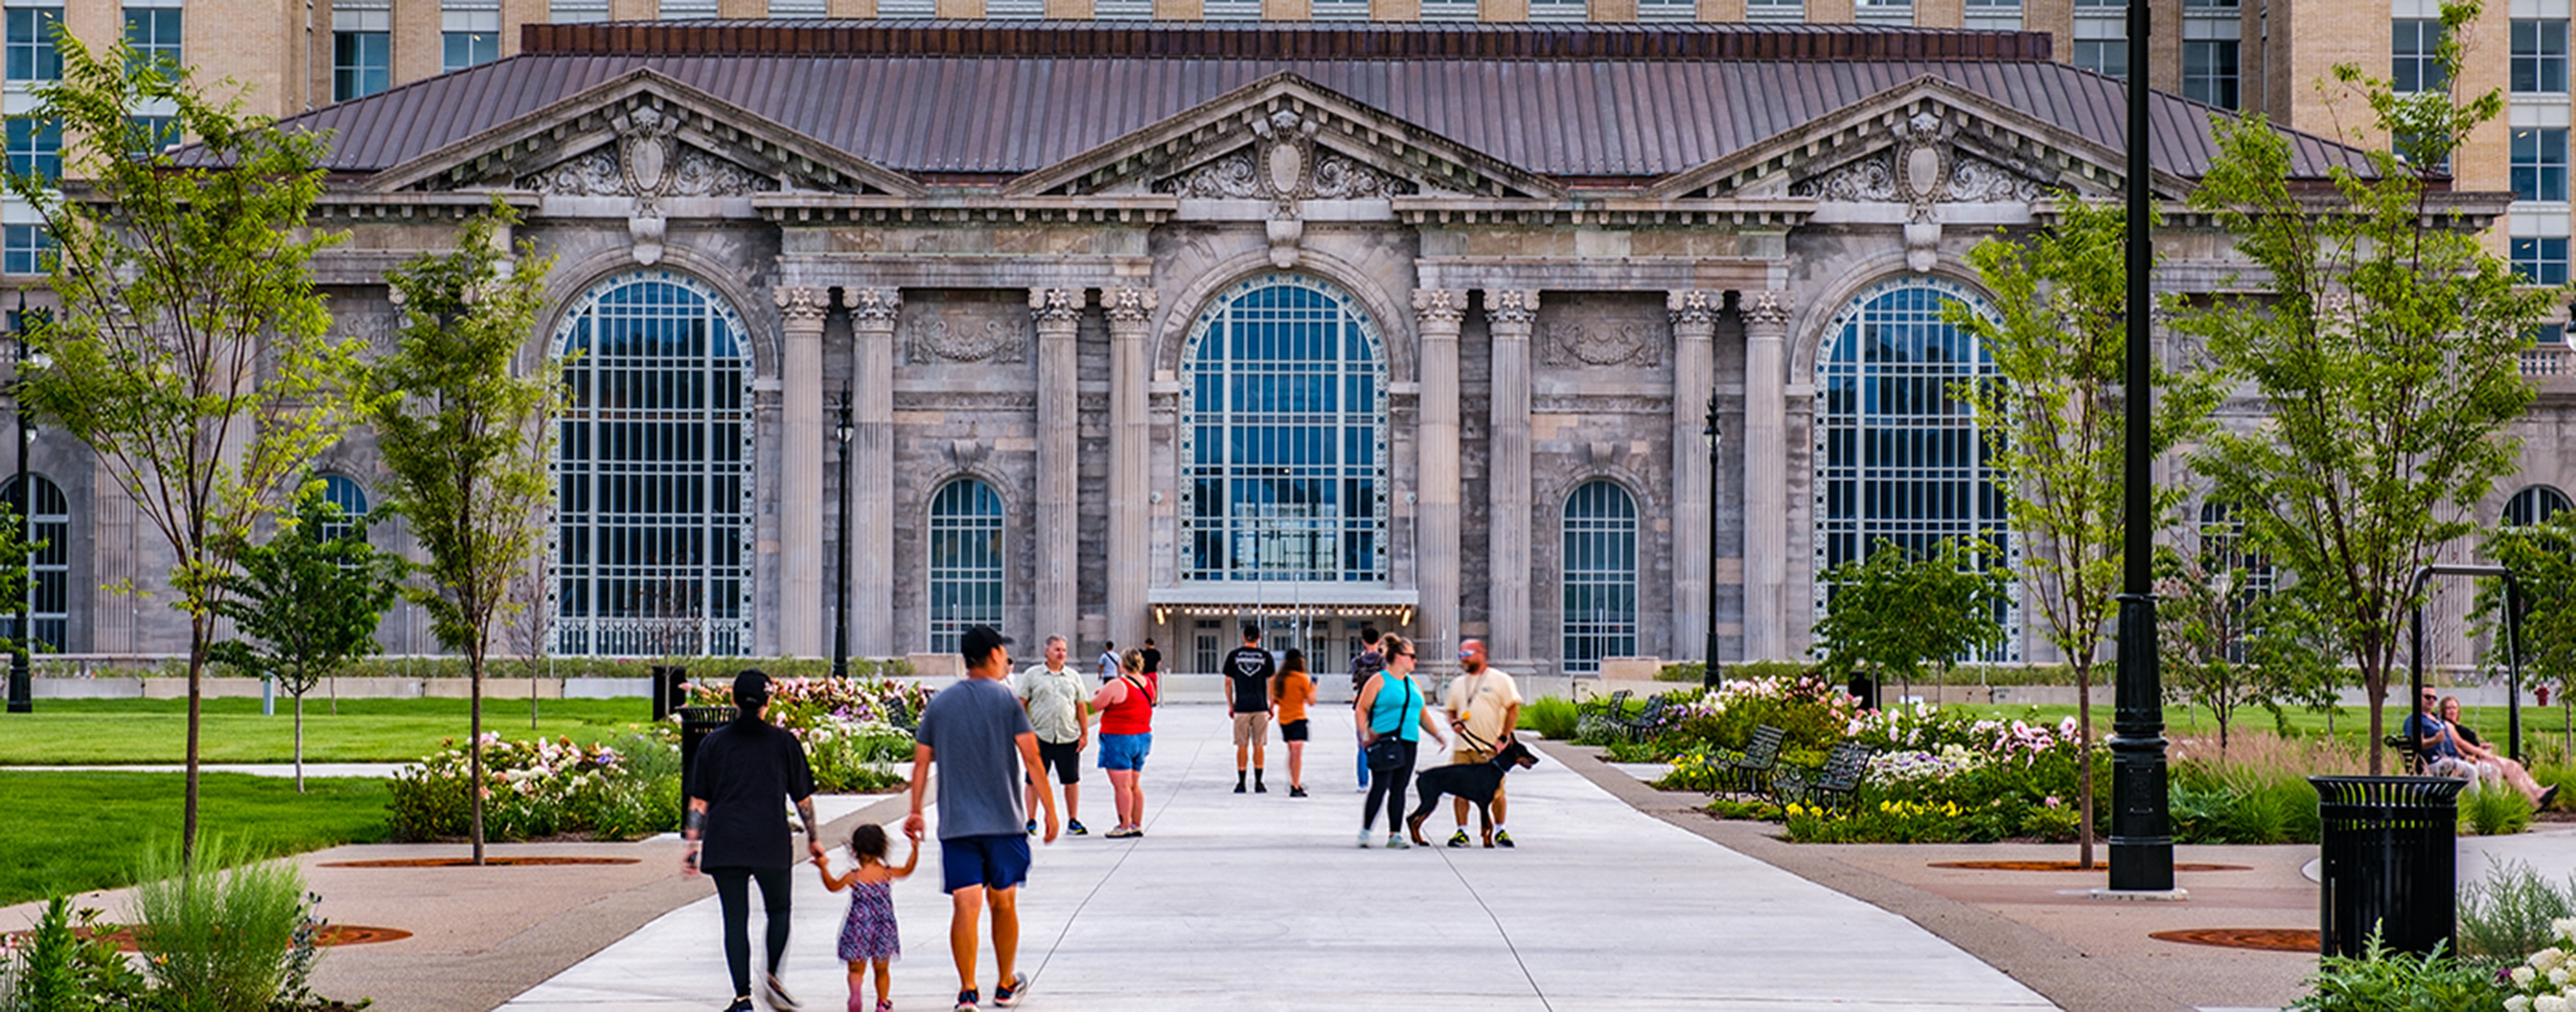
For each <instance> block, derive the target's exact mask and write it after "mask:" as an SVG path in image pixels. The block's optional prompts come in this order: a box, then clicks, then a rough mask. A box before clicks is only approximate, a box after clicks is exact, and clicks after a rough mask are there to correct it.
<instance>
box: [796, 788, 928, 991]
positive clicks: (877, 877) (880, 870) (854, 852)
mask: <svg viewBox="0 0 2576 1012" xmlns="http://www.w3.org/2000/svg"><path fill="white" fill-rule="evenodd" d="M850 859H851V860H852V861H854V862H857V865H858V866H857V867H855V868H852V869H850V872H849V874H847V875H834V874H832V865H831V863H830V862H828V861H816V862H814V870H815V871H817V872H820V873H822V876H823V888H825V889H829V890H831V891H833V892H840V891H841V890H843V889H848V890H850V913H849V916H847V917H843V918H842V919H841V944H840V949H839V951H840V955H841V962H842V963H844V964H847V965H848V966H849V968H850V1012H859V1010H860V1009H861V1008H862V1007H863V1006H862V1005H861V1002H863V1001H865V1000H866V997H867V996H866V995H865V994H863V993H861V991H860V987H859V986H860V984H862V983H864V982H865V981H866V980H867V978H868V976H869V974H870V973H874V974H875V976H876V981H877V1012H889V1010H891V1009H893V1008H894V995H893V993H892V992H890V991H889V990H888V988H890V987H892V986H893V983H894V980H893V974H892V973H891V972H890V968H891V966H892V964H893V963H894V961H895V960H896V959H899V958H902V956H903V933H902V932H901V931H899V930H897V929H896V926H895V922H894V883H895V880H896V879H902V878H911V877H912V870H913V869H914V868H915V867H918V866H919V865H920V864H921V847H920V846H919V845H915V846H914V847H913V848H912V853H910V854H908V855H905V856H904V859H903V867H901V868H897V867H894V866H893V865H890V864H887V863H886V831H885V827H884V826H880V825H877V824H876V823H873V822H870V823H865V824H863V825H861V826H860V827H859V828H858V829H857V830H855V831H853V832H851V833H850Z"/></svg>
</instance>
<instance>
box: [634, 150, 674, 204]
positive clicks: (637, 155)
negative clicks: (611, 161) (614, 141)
mask: <svg viewBox="0 0 2576 1012" xmlns="http://www.w3.org/2000/svg"><path fill="white" fill-rule="evenodd" d="M669 163H670V158H669V155H668V154H667V153H666V152H664V151H663V150H662V139H661V138H659V137H645V138H637V139H634V140H630V141H628V142H627V144H626V169H627V171H629V172H632V173H634V174H635V189H636V190H637V191H638V192H642V193H655V192H659V191H660V190H661V189H662V173H663V172H664V171H666V170H667V169H669V167H670V165H669Z"/></svg>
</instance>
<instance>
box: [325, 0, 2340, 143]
mask: <svg viewBox="0 0 2576 1012" xmlns="http://www.w3.org/2000/svg"><path fill="white" fill-rule="evenodd" d="M548 27H550V28H560V27H565V26H548ZM636 27H637V26H631V25H625V26H618V25H612V26H608V28H609V29H628V30H631V29H634V28H636ZM759 27H761V28H762V29H763V30H764V31H767V30H771V28H772V25H771V23H763V24H762V25H761V26H759ZM1463 27H1465V28H1467V29H1469V31H1468V32H1467V34H1469V35H1474V36H1489V37H1510V36H1512V35H1513V33H1512V32H1510V31H1501V30H1495V29H1494V28H1487V27H1483V26H1463ZM1659 27H1660V26H1659ZM1818 27H1821V26H1818ZM1016 31H1020V32H1023V33H1025V32H1027V31H1032V30H1031V29H1025V28H1023V29H1016ZM1445 31H1448V28H1447V26H1442V27H1441V29H1439V30H1433V29H1429V28H1424V29H1419V30H1408V31H1403V32H1393V33H1390V35H1392V36H1395V37H1409V36H1411V35H1423V36H1437V35H1440V34H1442V33H1443V32H1445ZM1560 33H1561V34H1567V35H1569V36H1580V35H1583V34H1585V33H1584V32H1583V31H1569V30H1567V29H1565V28H1562V27H1551V28H1546V29H1541V30H1535V31H1532V32H1529V33H1528V34H1530V35H1533V36H1552V35H1556V34H1560ZM952 34H954V35H955V36H957V37H966V36H972V35H975V34H976V32H975V31H973V30H967V29H955V30H953V31H952ZM1072 34H1074V35H1077V36H1080V37H1092V38H1107V37H1115V36H1116V35H1117V33H1115V32H1109V33H1097V32H1095V33H1089V34H1087V35H1085V34H1084V33H1080V32H1076V33H1072ZM1297 34H1298V33H1283V34H1282V35H1281V36H1280V37H1283V38H1293V37H1296V36H1297ZM1593 34H1599V35H1633V34H1637V33H1635V32H1632V31H1628V30H1624V29H1622V30H1611V31H1599V30H1595V31H1594V32H1593ZM1708 34H1711V35H1722V34H1724V33H1708ZM1819 34H1866V32H1863V31H1859V30H1841V31H1837V32H1819ZM1970 34H1973V33H1970ZM895 37H897V36H894V35H889V36H888V38H895ZM640 67H650V68H652V69H654V70H656V71H658V72H660V73H663V74H666V75H669V76H671V77H673V78H676V79H678V80H681V81H683V82H686V83H688V84H690V85H692V86H694V87H697V88H700V89H703V90H705V91H707V92H709V93H711V94H713V95H715V96H717V97H719V98H722V99H724V100H725V101H728V102H732V103H734V104H737V105H740V106H742V107H743V108H745V109H748V110H751V111H753V112H755V113H758V114H760V115H762V116H766V117H769V118H771V119H774V120H776V121H778V122H779V123H781V124H784V125H785V126H787V127H789V128H791V129H794V130H797V131H799V132H802V133H804V134H807V135H809V136H812V137H814V138H815V139H817V140H819V141H821V142H823V143H825V144H829V145H832V146H834V147H837V148H839V149H841V150H844V151H847V152H849V153H850V154H851V155H852V156H854V157H857V158H861V159H865V160H867V161H870V162H873V163H875V164H878V165H882V166H885V167H886V168H889V169H893V170H896V171H899V172H907V173H917V174H939V175H946V176H952V177H954V176H960V175H963V176H987V177H989V176H1011V175H1017V174H1020V173H1025V172H1030V171H1034V170H1036V169H1040V168H1044V167H1046V166H1049V165H1052V164H1055V163H1057V162H1059V161H1062V160H1064V159H1066V158H1069V157H1071V156H1073V155H1076V154H1079V153H1082V152H1084V151H1088V150H1090V149H1092V148H1095V147H1098V146H1100V145H1102V144H1105V143H1108V142H1110V141H1113V140H1116V139H1118V138H1119V137H1122V136H1124V135H1126V134H1128V133H1130V132H1132V131H1135V130H1138V129H1141V128H1143V127H1146V126H1150V125H1152V124H1154V123H1157V122H1160V121H1161V120H1163V119H1166V118H1169V117H1171V116H1173V115H1176V114H1178V113H1181V112H1184V111H1186V110H1188V109H1190V108H1192V107H1194V106H1197V105H1199V104H1201V103H1203V102H1206V101H1208V100H1210V99H1213V98H1215V97H1217V96H1220V95H1223V94H1225V93H1226V92H1228V91H1231V90H1233V89H1235V88H1238V87H1242V86H1243V85H1245V84H1248V83H1251V82H1253V81H1256V80H1259V79H1260V78H1263V77H1266V76H1269V75H1271V74H1275V73H1279V72H1282V71H1286V72H1290V73H1295V74H1297V75H1299V76H1302V77H1305V78H1307V79H1309V80H1312V81H1314V82H1316V83H1317V84H1320V85H1322V86H1324V87H1326V88H1330V89H1332V90H1334V91H1337V92H1340V93H1342V94H1344V95H1347V96H1349V97H1351V98H1352V99H1354V100H1356V101H1358V102H1361V103H1363V104H1366V105H1369V106H1372V107H1375V108H1378V109H1381V110H1384V111H1385V112H1387V113H1388V114H1390V115H1393V116H1396V117H1398V118H1401V119H1403V120H1405V121H1407V122H1410V123H1412V124H1414V125H1417V126H1420V127H1422V128H1424V129H1426V130H1430V131H1433V132H1435V133H1438V134H1440V135H1442V136H1445V137H1448V138H1450V139H1452V140H1454V141H1456V142H1458V143H1460V144H1464V145H1466V146H1468V147H1470V148H1473V149H1476V150H1478V151H1481V152H1484V153H1486V154H1488V155H1491V156H1493V157H1495V158H1497V159H1500V160H1501V161H1503V162H1505V163H1507V164H1510V165H1513V166H1516V167H1519V168H1521V169H1523V170H1525V171H1528V172H1532V173H1535V174H1539V175H1544V176H1552V177H1559V178H1565V177H1587V178H1593V179H1598V178H1603V177H1623V178H1639V177H1643V178H1652V177H1657V176H1663V175H1668V174H1671V173H1675V172H1680V171H1683V170H1686V169H1690V168H1693V167H1696V166H1699V165H1701V164H1704V163H1706V162H1709V161H1712V160H1715V159H1717V158H1720V157H1723V156H1725V155H1727V154H1730V153H1732V152H1735V151H1738V150H1741V149H1743V148H1745V147H1747V146H1749V145H1752V144H1754V143H1756V142H1759V141H1761V140H1764V139H1766V138H1769V137H1773V136H1776V135H1778V134H1780V133H1782V132H1785V131H1788V130H1791V129H1794V128H1796V127H1798V126H1799V125H1801V124H1804V123H1807V122H1809V121H1811V120H1814V119H1816V118H1818V117H1821V116H1824V115H1827V114H1829V113H1831V112H1833V111H1835V110H1838V109H1841V108H1844V107H1846V106H1848V105H1850V104H1851V103H1853V102H1855V101H1857V100H1860V99H1862V98H1865V97H1868V96H1870V95H1873V94H1876V93H1878V92H1881V91H1885V90H1887V89H1889V88H1892V87H1895V86H1897V85H1900V84H1903V83H1905V82H1908V81H1911V80H1913V79H1915V78H1918V77H1921V76H1924V75H1933V76H1937V77H1940V78H1943V79H1945V80H1948V81H1950V82H1952V83H1954V84H1956V85H1958V86H1960V87H1962V88H1964V89H1966V90H1969V91H1972V92H1975V93H1977V94H1980V95H1983V96H1986V97H1988V98H1990V99H1992V100H1994V101H1997V102H1999V103H2002V104H2004V105H2007V106H2010V107H2012V108H2015V109H2019V110H2021V111H2023V112H2025V113H2028V114H2030V115H2031V116H2033V117H2036V118H2037V119H2039V120H2042V121H2044V122H2047V123H2051V124H2055V125H2056V126H2058V127H2060V128H2062V129H2065V130H2068V131H2071V132H2073V133H2075V134H2078V135H2081V136H2083V137H2086V138H2089V139H2091V140H2092V141H2094V142H2096V143H2098V144H2100V145H2103V146H2105V147H2108V148H2110V149H2112V150H2119V149H2121V148H2123V147H2125V143H2126V142H2125V130H2126V119H2127V116H2126V105H2125V99H2124V97H2123V96H2124V89H2123V85H2122V84H2121V82H2119V81H2116V80H2112V79H2109V78H2105V77H2102V76H2100V75H2098V74H2094V73H2091V72H2088V71H2082V70H2077V69H2075V68H2073V67H2069V66H2066V65H2064V64H2058V63H2051V62H2047V61H2044V60H1896V59H1888V60H1836V61H1826V60H1681V59H1660V58H1659V59H1626V58H1589V59H1489V58H1431V57H1416V58H1406V59H1373V60H1350V59H1332V58H1309V57H1296V56H1230V57H1191V56H1180V55H1164V56H1160V57H1157V58H1153V59H1137V58H1134V57H1131V56H1026V57H998V56H945V55H910V56H903V55H862V56H850V55H822V56H789V55H774V54H753V55H675V56H656V55H649V54H634V53H624V54H616V55H577V54H542V53H540V54H522V55H519V56H515V57H511V58H508V59H503V60H500V61H498V62H495V63H490V64H485V65H483V66H480V67H475V68H472V69H469V70H464V71H459V72H456V73H452V74H446V75H442V76H439V77H434V78H429V79H427V80H423V81H418V82H414V83H411V84H408V85H404V86H401V87H397V88H394V89H392V90H389V91H386V92H383V93H380V94H377V95H373V96H369V97H367V98H363V99H358V100H356V101H351V102H345V103H341V104H338V105H334V106H329V107H326V108H323V109H320V110H316V111H314V112H312V113H308V114H305V115H303V116H299V117H296V118H294V119H293V120H291V121H290V122H291V123H293V124H295V125H297V126H302V127H307V128H311V129H316V130H328V131H331V132H332V133H333V135H334V144H333V149H332V152H331V154H330V156H329V158H328V160H327V162H326V167H327V168H329V169H331V170H333V171H336V172H344V173H360V172H371V171H375V170H380V169H383V168H387V167H390V166H393V165H396V164H399V163H401V162H405V161H408V160H410V159H412V158H415V157H418V156H420V155H423V154H426V153H428V152H431V151H435V150H437V149H439V148H441V147H444V146H446V145H448V144H450V143H453V142H455V141H457V140H460V139H463V138H465V137H469V136H472V135H474V134H476V133H479V132H481V131H484V130H487V129H490V128H492V127H495V126H499V125H501V124H503V123H506V122H508V121H509V120H511V119H513V118H516V117H518V116H521V115H525V114H527V113H529V112H532V111H534V110H537V109H539V108H542V107H544V106H546V105H547V104H549V103H553V102H556V101H558V100H561V99H563V98H565V97H567V96H570V95H572V94H575V93H576V92H579V91H581V90H582V89H585V88H588V87H591V86H594V85H597V84H600V83H602V82H604V81H607V80H609V79H611V78H614V77H616V76H618V75H620V74H623V73H626V72H628V71H631V70H634V69H637V68H640ZM2154 108H2155V116H2156V124H2155V135H2156V143H2155V151H2154V158H2155V161H2156V164H2157V166H2158V167H2159V168H2163V169H2166V170H2169V171H2172V172H2175V173H2178V174H2181V175H2184V176H2197V175H2200V174H2201V172H2202V171H2203V170H2204V169H2205V168H2206V167H2207V165H2208V164H2209V159H2210V158H2211V156H2212V155H2213V154H2214V153H2215V151H2216V145H2215V143H2214V141H2213V140H2212V137H2211V134H2210V129H2209V124H2208V115H2209V112H2210V110H2209V109H2208V108H2207V107H2205V106H2200V105H2197V104H2195V103H2191V102H2187V101H2184V100H2182V99H2180V98H2177V97H2174V96H2171V95H2166V94H2161V93H2160V94H2158V95H2157V96H2156V100H2155V103H2154ZM2293 158H2294V163H2295V166H2296V171H2297V173H2298V174H2299V175H2302V176H2322V175H2324V174H2325V171H2326V169H2327V167H2328V166H2330V165H2332V164H2337V163H2338V162H2341V163H2345V164H2358V155H2357V153H2356V152H2354V151H2353V150H2351V149H2348V148H2343V147H2340V146H2337V145H2334V144H2332V143H2330V142H2327V141H2324V140H2321V139H2318V138H2315V137H2310V136H2305V135H2293Z"/></svg>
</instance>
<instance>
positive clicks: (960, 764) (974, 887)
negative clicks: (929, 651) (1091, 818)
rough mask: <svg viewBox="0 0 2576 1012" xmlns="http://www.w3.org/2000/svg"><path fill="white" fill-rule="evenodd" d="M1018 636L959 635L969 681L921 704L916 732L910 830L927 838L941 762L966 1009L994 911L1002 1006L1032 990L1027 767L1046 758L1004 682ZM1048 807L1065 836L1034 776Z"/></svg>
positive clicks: (972, 629) (970, 1011) (996, 999)
mask: <svg viewBox="0 0 2576 1012" xmlns="http://www.w3.org/2000/svg"><path fill="white" fill-rule="evenodd" d="M1010 642H1011V641H1010V640H1009V639H1007V638H1005V637H1004V636H1002V634H1000V633H997V632H994V631H993V630H992V628H991V627H989V626H980V625H978V626H968V627H967V628H966V631H965V633H963V634H962V635H960V636H959V637H958V640H957V652H958V654H959V655H960V656H961V657H963V658H964V659H965V661H966V679H965V680H964V681H961V682H958V683H957V684H955V685H951V686H949V687H947V688H945V689H941V690H939V694H938V695H935V696H932V697H930V703H929V705H927V706H924V707H922V708H921V725H920V727H919V728H917V729H915V730H914V732H913V746H912V814H910V815H907V816H905V817H904V820H903V833H904V835H905V836H906V837H909V838H910V839H911V840H912V841H913V842H914V843H915V844H919V843H920V842H921V838H922V833H923V830H924V828H925V827H926V825H927V823H926V822H925V820H924V819H923V818H922V816H921V804H922V792H923V790H924V789H925V787H926V786H927V785H928V784H929V783H930V775H931V772H932V769H933V767H934V764H935V766H936V768H937V771H938V774H939V864H940V869H939V871H940V878H941V880H942V881H941V884H940V885H941V888H942V889H943V890H945V891H946V892H947V893H948V899H949V913H948V953H949V956H950V957H951V958H952V959H954V960H955V961H956V963H957V1012H974V1010H975V1006H976V1005H977V1003H978V1002H979V1001H980V1000H981V994H980V992H978V991H977V990H976V987H975V955H976V953H975V922H976V921H977V920H978V919H979V917H980V915H981V913H982V912H983V910H984V908H986V907H990V908H991V909H992V911H993V958H994V961H995V962H997V963H999V964H1001V965H1000V966H999V967H998V969H999V970H1000V971H1001V972H1000V974H999V975H998V976H997V977H996V978H995V980H996V983H995V985H994V987H993V1004H995V1005H997V1006H1000V1007H1002V1008H1011V1007H1014V1006H1016V1005H1018V1004H1019V1003H1020V997H1021V996H1022V995H1023V994H1025V993H1027V991H1028V986H1029V979H1028V975H1027V974H1024V973H1020V972H1018V971H1017V970H1016V969H1014V967H1015V966H1016V965H1017V962H1018V959H1019V940H1020V908H1019V890H1020V885H1021V883H1024V882H1026V881H1028V877H1029V837H1028V834H1027V833H1026V832H1023V831H1022V830H1021V828H1020V812H1021V809H1020V783H1021V779H1022V778H1021V771H1022V770H1034V769H1037V768H1038V767H1039V763H1038V736H1037V731H1036V729H1034V728H1032V727H1030V726H1029V715H1028V713H1027V711H1024V710H1022V709H1021V708H1020V702H1019V700H1018V699H1016V698H1014V697H1013V696H1012V695H1011V690H1009V689H1007V688H1004V687H1003V686H1002V680H1003V679H1005V678H1007V677H1009V676H1010V673H1011V654H1010V650H1009V649H1008V648H1009V646H1010ZM1028 783H1029V786H1030V789H1031V790H1033V791H1036V792H1037V795H1038V798H1039V800H1040V802H1041V803H1042V804H1043V805H1044V806H1045V809H1046V833H1045V835H1044V836H1043V837H1041V839H1043V840H1045V841H1046V842H1048V843H1054V842H1055V836H1056V821H1055V795H1054V794H1053V793H1052V792H1050V791H1049V790H1048V789H1047V781H1046V778H1045V777H1031V778H1028Z"/></svg>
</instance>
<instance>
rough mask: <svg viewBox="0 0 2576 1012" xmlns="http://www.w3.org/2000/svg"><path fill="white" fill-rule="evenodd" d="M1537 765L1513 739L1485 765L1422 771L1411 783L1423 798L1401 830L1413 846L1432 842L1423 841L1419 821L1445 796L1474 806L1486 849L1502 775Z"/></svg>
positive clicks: (1491, 840) (1491, 837) (1491, 839)
mask: <svg viewBox="0 0 2576 1012" xmlns="http://www.w3.org/2000/svg"><path fill="white" fill-rule="evenodd" d="M1536 765H1538V756H1536V755H1533V754H1531V752H1530V750H1529V746H1527V745H1523V744H1521V743H1520V740H1519V739H1517V738H1515V739H1513V740H1511V741H1507V742H1504V743H1503V748H1502V751H1499V752H1496V753H1494V757H1493V758H1491V759H1487V760H1485V761H1484V762H1480V763H1455V764H1452V765H1448V766H1434V767H1432V768H1430V769H1427V770H1423V771H1422V772H1421V774H1420V775H1418V776H1416V777H1415V778H1414V780H1413V789H1414V791H1415V793H1417V794H1420V795H1421V796H1422V803H1421V806H1420V807H1418V808H1415V809H1414V810H1413V814H1412V815H1410V816H1407V817H1405V820H1404V828H1405V829H1407V830H1410V831H1411V832H1412V833H1413V845H1414V846H1416V847H1428V846H1430V845H1431V841H1429V840H1425V839H1423V838H1422V820H1424V819H1427V818H1430V817H1431V806H1432V805H1433V804H1434V803H1436V802H1438V801H1439V800H1440V796H1441V795H1444V794H1446V795H1452V796H1455V797H1460V798H1465V799H1467V800H1468V801H1470V802H1473V803H1474V804H1475V806H1476V814H1477V816H1478V818H1479V820H1480V821H1481V822H1482V823H1483V824H1484V830H1485V846H1486V847H1489V848H1490V847H1492V846H1493V845H1494V794H1495V792H1497V791H1500V790H1502V789H1503V774H1505V773H1509V772H1511V771H1512V770H1515V769H1524V770H1525V769H1528V768H1530V767H1532V766H1536Z"/></svg>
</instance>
